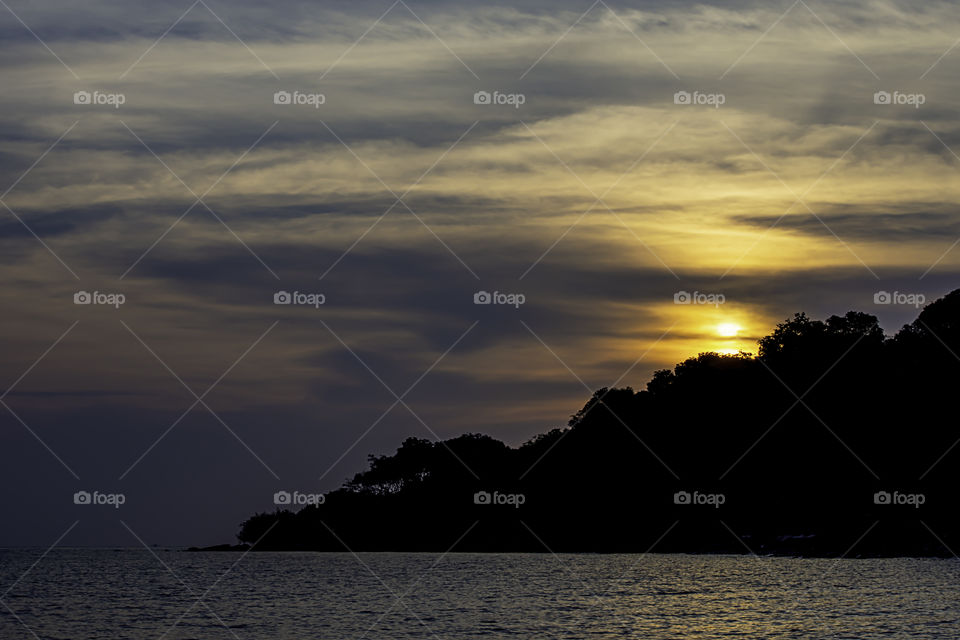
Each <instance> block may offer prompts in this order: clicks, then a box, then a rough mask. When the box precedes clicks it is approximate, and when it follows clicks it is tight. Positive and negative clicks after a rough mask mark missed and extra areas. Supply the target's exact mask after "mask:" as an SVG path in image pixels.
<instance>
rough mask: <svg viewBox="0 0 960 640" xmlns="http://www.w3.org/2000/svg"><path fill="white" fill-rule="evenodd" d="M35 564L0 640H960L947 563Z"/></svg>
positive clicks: (267, 559) (170, 554)
mask: <svg viewBox="0 0 960 640" xmlns="http://www.w3.org/2000/svg"><path fill="white" fill-rule="evenodd" d="M42 553H43V552H42V550H36V551H29V550H4V551H0V593H2V592H4V591H7V593H6V594H5V595H4V596H3V597H2V603H3V604H0V638H3V639H7V638H23V639H26V640H29V639H35V638H41V639H43V640H47V639H54V638H55V639H71V640H75V639H82V638H109V639H111V640H116V639H119V638H137V639H140V638H145V639H150V640H159V639H161V638H167V639H185V638H197V639H201V638H202V639H204V640H209V639H219V638H225V639H227V638H232V639H234V640H237V639H239V640H247V639H253V638H280V639H292V638H298V639H299V638H337V639H339V638H352V639H360V638H376V639H388V638H444V639H446V638H451V639H453V638H562V639H566V638H570V639H573V638H577V639H582V638H617V639H624V638H652V639H659V638H664V639H666V638H671V639H676V638H730V637H739V638H797V639H799V638H804V639H806V638H858V639H860V638H886V639H890V638H927V639H939V638H944V639H947V638H949V639H951V640H955V639H956V638H958V637H960V561H956V560H934V559H892V560H829V559H812V560H805V559H790V558H754V557H749V556H746V557H739V556H738V557H732V556H672V555H646V556H641V555H603V556H596V555H560V556H552V555H549V554H542V555H534V554H495V555H479V554H449V555H446V556H441V555H440V554H359V555H358V556H353V555H351V554H349V553H343V554H310V553H296V554H294V553H290V554H274V553H254V554H248V555H245V556H244V555H243V554H240V553H183V552H177V551H165V550H158V551H157V557H154V556H152V555H151V554H150V553H148V552H147V551H145V550H143V549H140V550H120V551H99V550H98V551H91V550H70V549H58V550H54V551H52V552H50V553H49V555H47V556H46V557H44V558H42V559H41V560H40V561H39V562H38V563H37V564H36V566H34V567H33V568H32V569H31V565H33V564H34V562H36V561H37V560H38V559H39V558H40V557H41V555H42ZM11 587H12V588H11Z"/></svg>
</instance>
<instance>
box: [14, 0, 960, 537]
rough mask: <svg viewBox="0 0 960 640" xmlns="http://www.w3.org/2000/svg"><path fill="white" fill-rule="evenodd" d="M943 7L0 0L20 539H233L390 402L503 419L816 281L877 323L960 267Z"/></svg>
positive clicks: (323, 473) (407, 424)
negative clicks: (113, 502)
mask: <svg viewBox="0 0 960 640" xmlns="http://www.w3.org/2000/svg"><path fill="white" fill-rule="evenodd" d="M958 27H960V12H958V6H957V3H952V2H930V3H923V4H922V5H914V4H910V3H905V2H903V3H898V2H866V1H855V2H837V3H826V2H820V1H814V0H796V1H794V2H788V1H784V2H776V3H752V2H729V3H712V4H701V3H689V2H669V3H668V2H649V3H644V2H637V3H624V2H612V1H610V2H608V1H607V0H596V2H593V3H592V4H591V3H590V2H589V1H587V0H584V1H580V2H573V1H572V0H560V1H559V2H549V3H548V2H541V1H538V0H535V1H532V2H527V3H505V2H484V3H471V2H460V1H449V2H435V1H423V0H396V1H395V2H393V3H392V4H391V2H390V1H389V0H385V1H383V2H349V3H348V2H330V3H310V2H273V3H266V4H265V3H253V2H248V1H247V0H242V1H240V2H230V3H228V2H224V1H223V0H196V2H193V4H190V2H189V0H185V1H183V2H179V1H172V0H171V1H166V0H160V1H157V2H150V3H146V2H100V1H90V2H85V3H83V4H82V5H78V4H76V3H70V2H62V1H59V2H58V1H52V2H51V1H48V2H42V3H41V2H31V1H28V0H2V1H0V83H2V86H3V89H4V90H3V91H2V94H0V102H2V109H0V202H2V205H3V206H0V271H2V274H3V280H2V286H0V304H2V309H3V313H2V315H0V350H2V354H3V357H2V359H0V399H2V406H0V487H2V488H0V496H2V501H3V504H4V505H5V508H6V511H7V513H8V514H11V516H12V517H8V518H6V519H5V526H4V527H2V530H0V546H3V545H6V546H19V545H37V546H46V545H48V544H50V543H51V542H53V541H55V540H57V539H58V536H62V535H64V533H65V532H68V533H67V534H66V535H65V536H64V537H63V540H62V542H61V544H64V545H70V544H73V545H107V546H131V545H135V544H137V540H136V539H135V538H137V537H139V538H141V539H142V540H143V541H146V542H148V543H150V544H160V545H189V544H214V543H219V542H230V541H232V535H233V533H234V532H235V531H236V530H237V528H238V527H237V525H238V524H239V523H240V522H241V521H242V520H243V519H245V518H246V517H247V516H249V515H250V514H252V513H253V512H255V511H263V510H272V508H273V502H272V496H273V493H274V492H276V491H279V490H290V491H292V490H301V491H319V492H322V491H328V490H331V489H334V488H336V487H338V486H339V485H340V484H341V483H342V482H343V481H344V480H345V479H347V478H349V477H351V476H352V475H353V474H354V473H356V472H358V471H361V470H363V468H364V467H365V464H366V457H367V455H368V454H384V453H391V452H393V451H394V450H395V449H396V448H397V447H398V446H399V444H400V443H401V442H402V441H403V440H404V439H405V438H407V437H410V436H415V437H421V438H429V439H434V440H435V439H437V438H449V437H454V436H456V435H459V434H462V433H466V432H481V433H486V434H489V435H492V436H494V437H496V438H499V439H501V440H503V441H505V442H507V443H509V444H511V445H518V444H520V443H522V442H524V441H526V440H527V439H529V438H530V437H532V436H534V435H535V434H537V433H540V432H543V431H546V430H548V429H550V428H553V427H557V426H562V425H564V424H565V423H566V421H567V419H568V417H569V415H570V414H572V413H573V412H575V411H576V410H577V409H579V408H580V407H581V406H582V405H583V403H584V402H585V401H586V399H587V398H588V397H589V394H590V393H591V392H592V390H594V389H598V388H601V387H605V386H610V385H617V386H626V385H630V386H632V387H634V388H635V389H640V388H643V387H644V385H645V383H646V381H647V380H648V379H649V378H650V376H651V374H652V373H653V372H654V371H655V370H657V369H662V368H667V367H672V365H673V364H675V363H677V362H679V361H681V360H683V359H684V358H686V357H690V356H694V355H696V354H697V353H699V352H704V351H721V352H726V353H732V352H736V351H738V350H744V351H748V352H755V351H756V340H757V338H759V337H760V336H763V335H765V334H766V333H769V332H770V331H771V330H772V329H773V328H774V327H775V325H776V323H777V322H781V321H783V320H785V319H786V318H788V317H790V316H791V315H792V314H794V313H795V312H798V311H804V312H806V313H807V314H808V315H811V316H813V317H818V318H824V317H826V316H828V315H830V314H835V313H836V314H842V313H844V312H846V311H848V310H851V309H856V310H861V311H866V312H869V313H873V314H875V315H877V316H878V317H879V318H880V321H881V324H882V325H883V326H884V328H885V330H886V332H887V333H888V334H893V333H895V332H896V330H897V329H899V327H900V326H902V325H903V324H904V323H906V322H909V321H911V320H912V319H913V318H914V317H915V316H916V314H917V312H918V308H917V307H918V305H919V304H922V302H923V301H924V300H925V301H926V302H932V301H933V300H935V299H936V298H937V297H939V296H941V295H944V294H946V293H948V292H949V291H951V290H953V289H954V288H956V287H957V286H958V283H960V278H958V277H957V275H958V273H957V272H958V268H960V248H958V247H957V243H958V239H960V216H958V213H960V212H958V211H957V208H956V205H955V204H954V203H955V202H956V201H957V197H958V191H960V181H958V177H960V157H958V153H960V118H958V115H957V114H958V111H957V105H958V101H960V86H958V81H957V77H958V76H957V74H956V69H957V65H958V64H960V46H957V45H958V42H960V41H958V39H957V38H958V35H960V28H958ZM283 292H286V294H289V298H288V297H287V296H286V295H285V294H284V293H283ZM483 292H486V294H489V295H484V293H483ZM294 294H296V295H294ZM494 294H496V295H494ZM278 296H279V297H278ZM287 300H290V302H291V304H277V302H285V301H287ZM487 301H489V302H490V303H489V304H482V303H484V302H487ZM87 302H89V303H87ZM321 303H322V304H321ZM478 303H481V304H478ZM78 491H88V492H90V493H93V492H95V491H96V492H100V493H101V494H111V495H115V494H122V495H123V496H124V503H123V505H122V506H120V507H119V508H114V507H113V506H102V505H101V506H97V505H76V504H74V500H73V495H74V493H76V492H78Z"/></svg>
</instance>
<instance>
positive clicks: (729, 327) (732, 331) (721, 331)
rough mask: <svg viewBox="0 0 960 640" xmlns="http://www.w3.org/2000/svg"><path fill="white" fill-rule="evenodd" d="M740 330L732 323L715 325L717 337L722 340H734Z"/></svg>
mask: <svg viewBox="0 0 960 640" xmlns="http://www.w3.org/2000/svg"><path fill="white" fill-rule="evenodd" d="M742 328H743V327H741V326H740V325H738V324H734V323H732V322H723V323H720V324H718V325H717V335H719V336H721V337H723V338H735V337H736V336H737V334H738V333H740V330H741V329H742Z"/></svg>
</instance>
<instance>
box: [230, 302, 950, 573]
mask: <svg viewBox="0 0 960 640" xmlns="http://www.w3.org/2000/svg"><path fill="white" fill-rule="evenodd" d="M758 346H759V349H758V355H757V356H756V357H754V356H752V355H750V354H745V353H741V354H738V355H718V354H716V353H702V354H700V355H699V356H697V357H696V358H690V359H688V360H686V361H685V362H682V363H680V364H678V365H677V366H676V367H674V369H673V370H672V371H670V370H661V371H657V372H656V374H655V375H654V376H653V378H652V379H651V380H650V382H649V383H648V384H647V388H646V389H645V390H642V391H634V390H633V389H631V388H629V387H627V388H623V389H600V390H598V391H596V392H595V393H594V395H593V397H591V398H590V399H589V400H588V401H587V402H586V404H585V405H584V406H583V407H582V408H581V409H580V410H579V411H577V412H576V413H575V414H573V416H572V417H571V419H570V421H569V424H568V426H567V427H565V428H558V429H552V430H550V431H548V432H546V433H543V434H541V435H538V436H536V437H535V438H533V439H531V440H530V441H529V442H527V443H525V444H523V445H522V446H520V447H518V448H511V447H508V446H506V445H505V444H503V443H501V442H499V441H497V440H494V439H492V438H490V437H488V436H484V435H480V434H467V435H463V436H460V437H457V438H453V439H451V440H446V441H443V442H431V441H428V440H422V439H417V438H409V439H407V440H406V441H404V442H403V444H402V445H401V446H400V448H399V449H398V450H397V452H396V453H395V454H394V455H392V456H379V457H377V456H370V459H369V468H368V469H367V470H366V471H363V472H361V473H358V474H357V475H356V476H354V478H353V479H352V480H350V481H349V482H347V483H346V484H344V485H343V487H342V488H340V489H338V490H336V491H333V492H331V493H329V494H327V495H326V500H325V502H324V504H322V505H319V506H309V507H306V508H303V509H302V510H300V511H299V512H297V513H294V512H291V511H277V512H275V513H261V514H257V515H254V516H253V517H251V518H250V519H249V520H247V521H246V522H244V523H243V524H242V528H241V530H240V532H239V534H238V536H237V537H238V538H239V540H240V541H241V542H243V543H248V544H255V543H256V546H255V548H256V549H261V550H263V549H284V550H289V549H304V550H306V549H310V550H329V551H343V550H345V549H350V550H354V551H361V550H364V551H370V550H407V551H419V550H423V551H428V550H429V551H446V550H448V549H453V550H456V551H547V550H550V551H556V552H561V551H594V552H613V551H630V552H644V551H648V550H651V549H652V550H653V551H657V552H679V551H682V552H730V553H749V552H754V553H758V554H763V553H788V554H801V555H841V554H847V553H849V554H850V555H853V556H858V555H951V552H950V551H949V550H948V547H952V548H954V549H960V517H958V515H957V504H958V500H957V489H958V487H960V482H958V480H960V469H958V464H957V462H958V459H960V447H958V448H956V449H954V445H955V444H956V443H957V441H958V439H960V423H958V421H957V411H956V400H955V394H956V393H957V392H958V390H960V387H958V384H957V383H958V380H960V357H958V355H957V354H960V289H958V290H956V291H953V292H952V293H950V294H949V295H947V296H945V297H944V298H941V299H939V300H937V301H936V302H934V303H932V304H930V305H928V306H927V307H926V308H924V309H923V311H922V313H921V314H920V315H919V317H918V318H917V319H916V320H915V321H914V322H913V323H911V324H909V325H906V326H904V327H903V328H902V329H901V330H900V331H899V332H898V333H897V334H896V335H895V336H893V337H892V338H885V337H884V333H883V330H882V329H881V328H880V326H879V325H878V323H877V319H876V318H875V317H874V316H872V315H868V314H865V313H859V312H853V311H851V312H849V313H847V314H846V315H844V316H832V317H830V318H828V319H827V320H826V321H819V320H812V319H810V318H808V317H807V316H806V315H804V314H802V313H800V314H797V315H795V316H794V317H793V318H791V319H789V320H787V321H786V322H784V323H782V324H780V325H778V326H777V328H776V329H775V330H774V332H773V333H772V334H770V335H769V336H766V337H764V338H763V339H761V340H760V341H759V345H758Z"/></svg>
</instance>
